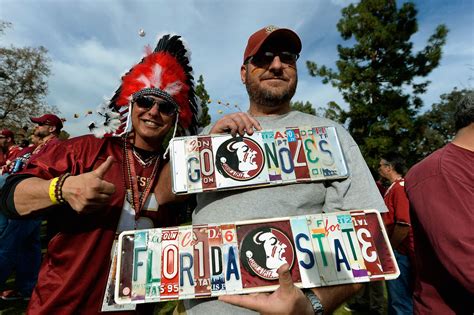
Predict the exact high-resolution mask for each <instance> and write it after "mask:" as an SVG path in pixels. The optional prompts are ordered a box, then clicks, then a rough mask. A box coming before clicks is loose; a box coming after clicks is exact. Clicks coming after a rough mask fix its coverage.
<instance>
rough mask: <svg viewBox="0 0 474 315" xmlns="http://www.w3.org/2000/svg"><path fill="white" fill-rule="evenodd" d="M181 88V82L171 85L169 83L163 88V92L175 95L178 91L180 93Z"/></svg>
mask: <svg viewBox="0 0 474 315" xmlns="http://www.w3.org/2000/svg"><path fill="white" fill-rule="evenodd" d="M182 87H183V83H181V81H174V82H172V83H169V84H168V85H167V86H165V88H164V89H163V91H165V92H166V93H168V94H169V95H176V94H178V93H179V91H181V88H182Z"/></svg>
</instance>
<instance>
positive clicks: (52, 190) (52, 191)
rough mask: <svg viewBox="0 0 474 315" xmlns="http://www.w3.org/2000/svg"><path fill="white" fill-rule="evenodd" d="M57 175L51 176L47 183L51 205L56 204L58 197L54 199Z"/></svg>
mask: <svg viewBox="0 0 474 315" xmlns="http://www.w3.org/2000/svg"><path fill="white" fill-rule="evenodd" d="M58 180H59V177H55V178H53V180H51V182H50V183H49V199H50V200H51V202H52V204H53V205H57V204H58V199H56V183H57V182H58Z"/></svg>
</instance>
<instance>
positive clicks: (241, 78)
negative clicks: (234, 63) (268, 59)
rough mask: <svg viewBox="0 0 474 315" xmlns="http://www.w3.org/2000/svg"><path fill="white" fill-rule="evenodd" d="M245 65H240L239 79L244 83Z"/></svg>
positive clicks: (245, 75) (245, 81) (245, 76)
mask: <svg viewBox="0 0 474 315" xmlns="http://www.w3.org/2000/svg"><path fill="white" fill-rule="evenodd" d="M246 78H247V66H246V65H242V66H240V80H242V83H243V84H245V83H247V80H246Z"/></svg>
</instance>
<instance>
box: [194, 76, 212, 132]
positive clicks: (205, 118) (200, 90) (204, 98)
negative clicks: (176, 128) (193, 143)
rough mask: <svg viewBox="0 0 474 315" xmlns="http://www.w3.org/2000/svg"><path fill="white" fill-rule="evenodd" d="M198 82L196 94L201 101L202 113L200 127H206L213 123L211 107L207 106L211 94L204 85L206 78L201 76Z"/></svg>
mask: <svg viewBox="0 0 474 315" xmlns="http://www.w3.org/2000/svg"><path fill="white" fill-rule="evenodd" d="M197 82H198V84H197V85H196V96H197V97H198V99H199V100H200V101H201V107H202V114H201V116H200V117H199V121H198V127H200V128H204V127H206V126H207V125H209V124H210V123H211V116H210V115H209V107H208V106H207V104H208V102H209V99H210V96H209V94H208V93H207V91H206V87H205V86H204V78H203V77H202V75H200V76H199V79H198V81H197Z"/></svg>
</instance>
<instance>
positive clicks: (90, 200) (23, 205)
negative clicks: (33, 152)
mask: <svg viewBox="0 0 474 315" xmlns="http://www.w3.org/2000/svg"><path fill="white" fill-rule="evenodd" d="M112 163H113V158H112V157H108V158H107V160H106V161H105V162H104V163H103V164H102V165H100V166H99V167H98V168H97V169H95V170H93V171H91V172H88V173H84V174H81V175H77V176H70V177H68V178H67V179H66V181H65V182H64V185H63V187H62V194H63V197H64V199H65V200H66V202H67V203H68V204H69V205H70V206H71V208H73V209H74V210H76V211H77V212H79V213H81V212H88V211H91V210H95V209H99V208H101V207H102V206H103V205H105V204H107V202H108V200H109V198H110V196H111V195H112V194H113V193H114V192H115V185H114V184H112V183H109V182H107V181H105V180H103V179H102V178H103V177H104V175H105V173H106V172H107V171H108V170H109V168H110V166H111V165H112ZM50 183H51V180H45V179H41V178H37V177H31V178H27V179H25V180H23V181H21V182H20V183H19V184H18V185H17V186H16V188H15V191H14V193H13V201H14V204H15V209H16V211H17V212H18V214H19V215H28V214H31V213H33V212H36V211H39V210H42V209H45V208H47V207H50V206H52V202H51V199H50V197H49V185H50Z"/></svg>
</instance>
